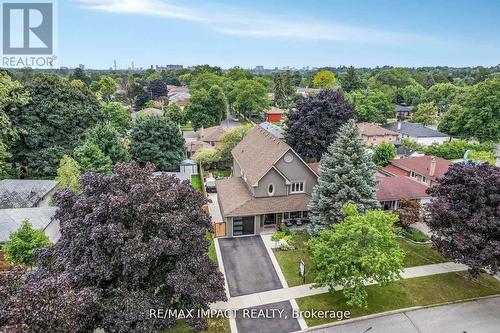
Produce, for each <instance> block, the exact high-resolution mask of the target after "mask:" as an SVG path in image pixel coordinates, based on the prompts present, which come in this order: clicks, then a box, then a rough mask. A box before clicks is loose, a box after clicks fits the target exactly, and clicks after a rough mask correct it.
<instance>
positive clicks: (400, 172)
mask: <svg viewBox="0 0 500 333" xmlns="http://www.w3.org/2000/svg"><path fill="white" fill-rule="evenodd" d="M451 164H452V162H451V161H448V160H445V159H444V158H441V157H437V156H427V155H425V156H417V157H408V158H402V159H398V160H394V161H392V162H391V164H390V165H388V166H386V167H385V168H384V171H385V172H387V173H389V174H392V175H395V176H407V177H410V178H413V179H415V180H417V181H419V182H421V183H424V184H427V185H428V186H433V185H435V184H436V180H437V179H438V178H442V177H443V176H444V174H445V173H446V171H448V168H449V167H450V165H451Z"/></svg>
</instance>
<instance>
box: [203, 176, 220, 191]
mask: <svg viewBox="0 0 500 333" xmlns="http://www.w3.org/2000/svg"><path fill="white" fill-rule="evenodd" d="M205 190H206V191H207V192H208V193H215V192H217V189H216V188H215V178H213V177H209V178H207V179H206V180H205Z"/></svg>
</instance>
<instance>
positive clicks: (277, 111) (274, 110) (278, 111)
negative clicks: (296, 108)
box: [264, 106, 285, 114]
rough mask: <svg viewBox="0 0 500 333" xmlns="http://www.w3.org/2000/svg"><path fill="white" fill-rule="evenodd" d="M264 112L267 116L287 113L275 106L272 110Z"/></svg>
mask: <svg viewBox="0 0 500 333" xmlns="http://www.w3.org/2000/svg"><path fill="white" fill-rule="evenodd" d="M264 112H265V113H267V114H283V113H285V111H283V110H282V109H280V108H277V107H275V106H272V107H271V108H269V109H267V110H265V111H264Z"/></svg>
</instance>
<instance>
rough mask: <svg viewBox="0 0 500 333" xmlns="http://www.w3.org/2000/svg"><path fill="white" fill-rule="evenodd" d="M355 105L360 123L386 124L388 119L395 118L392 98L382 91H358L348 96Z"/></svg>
mask: <svg viewBox="0 0 500 333" xmlns="http://www.w3.org/2000/svg"><path fill="white" fill-rule="evenodd" d="M347 97H348V98H349V101H350V102H351V103H352V104H353V105H354V108H355V110H356V117H357V119H358V121H366V122H369V123H379V124H385V123H386V122H387V119H388V118H394V116H395V113H396V111H395V109H394V104H393V103H392V101H391V98H390V97H389V96H388V95H387V94H385V93H383V92H381V91H380V90H374V89H366V90H364V91H361V90H357V91H353V92H352V93H350V94H348V95H347Z"/></svg>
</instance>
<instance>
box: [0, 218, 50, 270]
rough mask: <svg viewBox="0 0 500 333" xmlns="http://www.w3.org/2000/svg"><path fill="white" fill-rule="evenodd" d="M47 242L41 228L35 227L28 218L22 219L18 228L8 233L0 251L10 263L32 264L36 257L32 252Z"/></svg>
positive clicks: (47, 243) (48, 242)
mask: <svg viewBox="0 0 500 333" xmlns="http://www.w3.org/2000/svg"><path fill="white" fill-rule="evenodd" d="M49 244H50V241H49V238H48V237H47V236H46V235H45V234H44V232H43V229H35V228H33V225H32V224H31V223H30V222H29V221H28V220H24V221H23V223H22V224H21V226H20V227H19V229H17V230H16V231H14V232H12V233H11V234H10V235H9V239H8V240H7V241H6V242H5V244H4V245H3V246H2V251H3V252H4V253H5V259H6V260H7V261H8V262H10V263H12V264H23V265H27V266H34V265H35V264H36V259H35V257H34V255H33V252H34V251H35V250H37V249H40V248H42V247H45V246H47V245H49Z"/></svg>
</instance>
